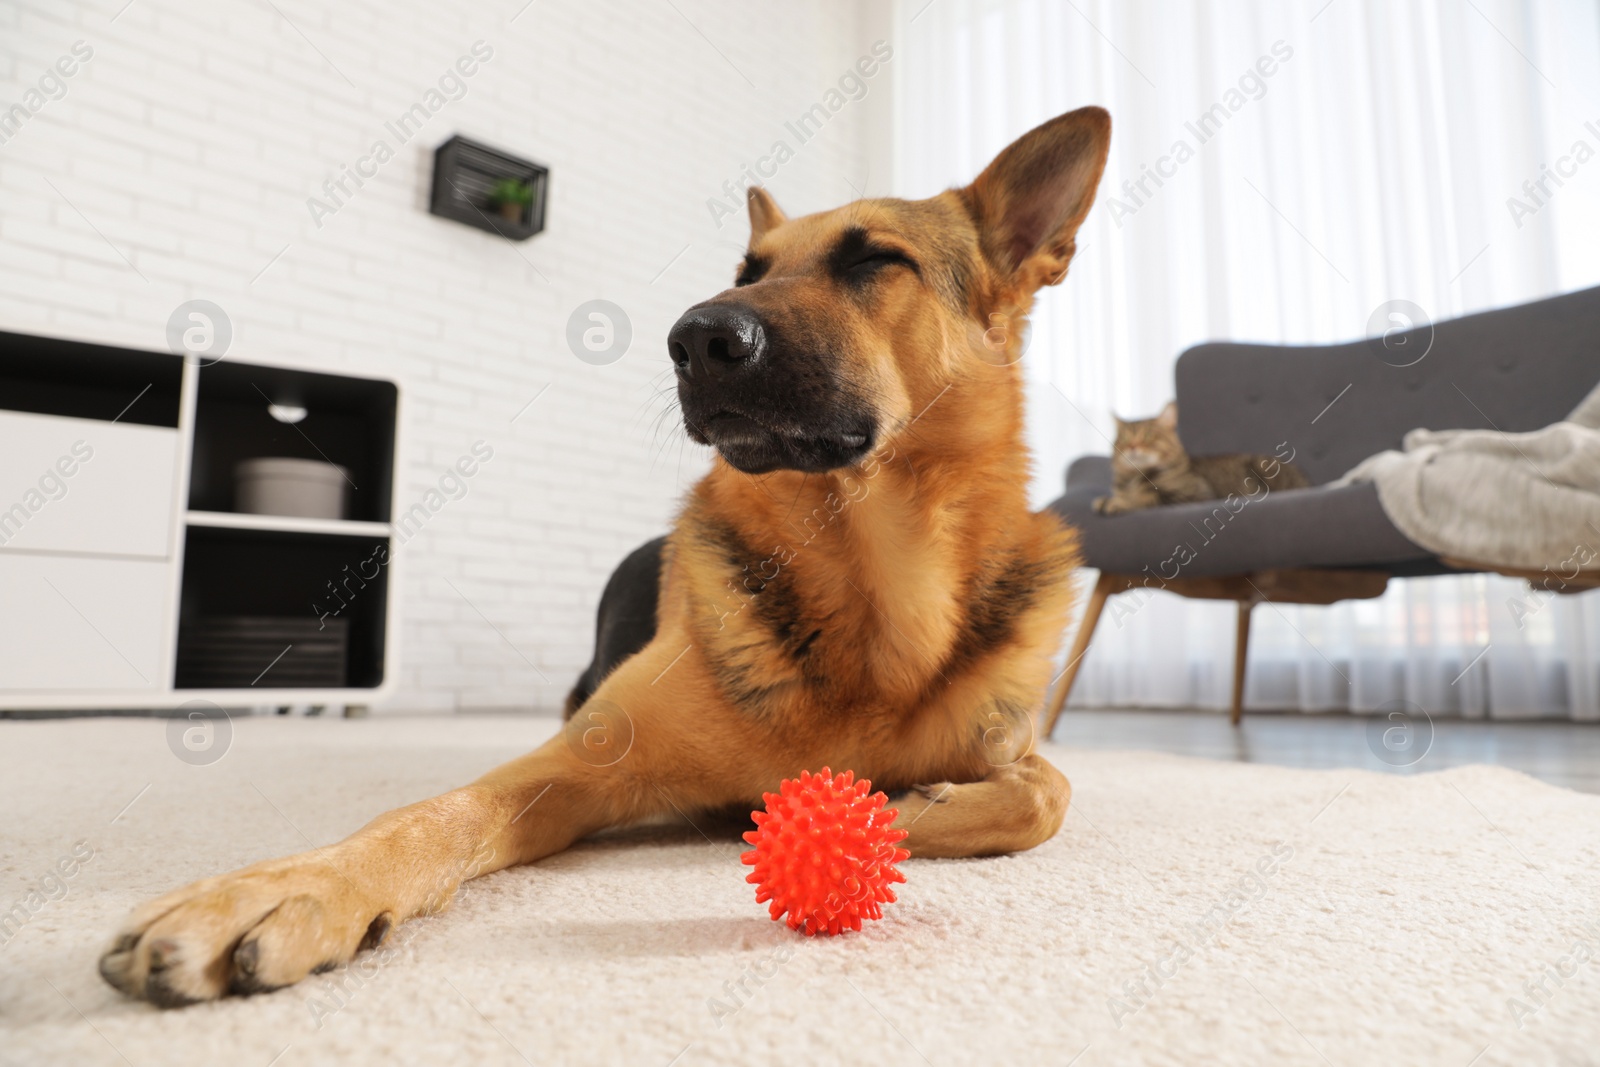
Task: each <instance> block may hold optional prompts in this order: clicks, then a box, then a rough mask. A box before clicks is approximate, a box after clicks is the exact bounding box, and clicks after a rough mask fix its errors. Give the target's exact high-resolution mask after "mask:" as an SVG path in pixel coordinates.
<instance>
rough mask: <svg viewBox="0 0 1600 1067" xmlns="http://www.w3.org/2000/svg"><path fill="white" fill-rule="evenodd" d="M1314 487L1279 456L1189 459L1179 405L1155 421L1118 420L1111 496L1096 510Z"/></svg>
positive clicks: (1114, 510)
mask: <svg viewBox="0 0 1600 1067" xmlns="http://www.w3.org/2000/svg"><path fill="white" fill-rule="evenodd" d="M1112 418H1116V416H1115V415H1113V416H1112ZM1290 455H1293V453H1292V452H1291V453H1290ZM1310 484H1311V482H1310V481H1308V480H1307V478H1306V476H1305V475H1304V474H1302V473H1301V472H1300V469H1299V468H1298V467H1296V466H1294V464H1292V463H1289V462H1288V461H1287V460H1284V459H1280V458H1278V457H1277V456H1248V455H1232V456H1191V455H1189V453H1188V452H1186V451H1185V450H1184V447H1183V442H1182V441H1180V440H1178V405H1177V404H1175V403H1169V404H1168V405H1167V406H1166V407H1165V408H1163V409H1162V410H1161V414H1159V415H1157V416H1156V417H1155V418H1153V419H1138V420H1135V421H1133V422H1124V421H1123V420H1122V419H1117V440H1116V444H1115V446H1114V450H1113V454H1112V458H1111V495H1110V496H1103V497H1100V498H1098V499H1097V500H1096V501H1095V502H1094V509H1095V510H1096V511H1098V512H1100V513H1101V514H1102V515H1116V514H1118V513H1120V512H1124V511H1137V510H1139V509H1140V508H1153V507H1157V506H1159V505H1161V504H1189V503H1193V502H1194V501H1197V500H1217V499H1220V498H1222V497H1226V496H1228V495H1230V494H1238V495H1239V496H1247V497H1255V496H1259V495H1260V494H1261V493H1262V492H1263V486H1264V487H1265V491H1267V492H1276V491H1278V490H1280V489H1301V488H1304V487H1305V486H1308V485H1310Z"/></svg>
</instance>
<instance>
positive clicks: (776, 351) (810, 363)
mask: <svg viewBox="0 0 1600 1067" xmlns="http://www.w3.org/2000/svg"><path fill="white" fill-rule="evenodd" d="M771 333H772V331H771V330H770V329H769V327H768V325H767V324H766V323H765V322H764V321H762V318H761V316H760V315H758V314H757V313H756V312H755V311H754V310H752V309H750V308H749V307H746V306H743V305H739V304H719V303H710V304H702V305H701V306H699V307H695V308H690V309H689V310H688V311H687V312H685V313H684V314H683V316H682V317H681V318H680V319H678V321H677V323H676V324H675V325H674V326H673V327H672V330H671V331H670V332H669V333H668V334H667V350H668V352H669V353H671V355H672V363H673V366H674V368H675V369H676V371H677V376H678V400H679V402H680V405H681V406H682V408H683V421H684V427H685V428H686V430H687V431H688V434H689V437H690V439H691V440H693V441H696V442H698V443H700V444H703V445H711V446H713V447H714V448H716V450H717V451H718V452H720V453H721V454H722V458H723V459H725V460H727V461H728V462H729V463H730V464H732V465H733V466H734V467H736V468H738V469H739V470H742V471H744V472H745V473H747V474H765V473H767V472H768V471H774V470H798V471H806V472H810V473H815V472H820V471H827V470H833V469H835V468H838V467H847V466H850V465H851V464H853V463H855V462H856V461H857V460H859V459H860V458H861V457H862V456H863V455H864V454H865V453H866V452H867V451H868V450H869V449H870V448H871V447H872V441H873V438H874V436H875V434H876V425H875V421H874V419H873V418H872V417H871V416H870V415H868V414H863V413H861V412H860V411H858V410H856V408H857V407H858V406H857V405H853V404H850V403H847V402H845V400H844V391H843V390H842V389H841V388H840V387H839V385H838V383H837V381H836V380H834V376H833V375H832V374H830V373H829V372H828V371H827V369H826V366H825V361H824V360H820V359H808V360H806V361H804V363H805V366H804V375H803V378H804V380H802V375H801V373H800V372H801V367H800V366H799V363H798V361H796V360H794V359H785V358H783V357H782V356H781V355H780V348H779V346H777V345H775V344H774V343H773V340H772V336H771ZM785 364H788V365H785Z"/></svg>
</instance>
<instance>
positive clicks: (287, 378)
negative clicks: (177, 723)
mask: <svg viewBox="0 0 1600 1067" xmlns="http://www.w3.org/2000/svg"><path fill="white" fill-rule="evenodd" d="M269 403H285V404H292V405H295V406H303V407H305V408H307V410H308V411H309V412H310V414H309V415H308V416H307V418H306V420H305V421H304V422H303V423H301V424H299V425H290V424H284V423H279V422H277V421H276V420H274V419H272V418H271V417H270V416H269V415H268V414H267V406H268V404H269ZM399 420H400V391H399V388H398V386H397V385H396V384H395V383H394V382H391V381H386V380H382V379H372V378H358V377H353V376H348V375H330V374H325V373H322V372H317V371H310V370H303V369H298V368H292V367H285V366H270V367H269V366H262V365H253V364H245V363H238V362H234V361H223V362H219V363H213V364H210V365H202V364H201V363H199V362H196V361H193V360H186V359H183V358H181V357H178V356H174V355H170V354H167V353H157V352H142V351H133V350H126V349H118V348H110V347H106V346H101V345H93V344H85V343H80V342H75V341H68V340H60V339H53V338H42V337H31V336H25V335H19V334H7V333H0V605H3V607H4V610H3V611H0V711H51V710H69V709H71V710H98V709H128V708H150V709H172V708H180V707H182V706H184V705H185V704H188V703H189V702H192V701H205V702H208V703H212V704H216V705H218V706H221V707H224V708H236V707H250V706H261V705H279V706H283V705H304V704H311V705H340V704H343V705H352V704H368V703H371V702H374V701H377V700H381V699H382V698H383V697H384V696H386V695H387V694H388V692H389V691H390V690H391V689H392V687H393V684H394V678H395V672H396V669H397V664H396V643H395V640H394V635H395V634H396V626H397V621H396V620H397V618H398V598H397V596H396V595H395V591H396V590H397V589H398V587H399V584H398V580H397V575H396V574H395V568H396V561H395V559H394V554H393V551H392V550H393V548H394V542H393V536H392V535H393V526H392V519H393V506H394V505H393V482H394V471H395V469H396V444H397V440H396V434H397V428H398V426H399ZM272 455H287V456H296V457H299V458H309V459H323V460H329V461H332V462H337V463H339V464H340V465H342V466H345V467H346V468H347V469H348V470H349V472H350V481H351V486H350V489H349V490H348V492H347V508H346V513H347V514H348V515H349V516H350V517H349V518H347V519H340V520H328V519H306V518H295V517H287V516H272V515H250V514H241V513H238V512H233V511H230V510H228V509H229V508H231V507H232V469H233V465H234V464H235V463H236V462H238V461H239V460H241V459H247V458H253V457H257V456H272ZM380 547H381V548H382V549H383V552H382V553H381V558H382V560H383V563H382V565H381V566H379V565H377V564H375V563H373V562H371V561H372V560H374V559H376V558H379V555H380V553H379V552H378V549H379V548H380ZM352 567H354V568H356V569H357V571H359V574H360V577H359V578H353V577H352V574H353V573H355V572H352V570H351V568H352ZM368 568H371V571H370V572H369V570H368ZM336 583H342V584H343V587H344V589H345V590H346V597H345V598H339V599H335V593H336V591H337V590H338V588H339V586H337V585H336ZM319 596H320V597H321V599H320V600H319V599H318V598H319ZM335 604H338V605H339V607H338V610H337V611H335V610H333V606H334V605H335ZM319 612H322V613H327V614H331V615H337V616H338V617H340V618H342V619H345V620H346V625H347V626H348V631H349V645H348V655H347V659H346V666H345V672H344V674H345V683H346V684H344V685H339V686H326V687H303V686H295V687H290V686H285V685H278V684H274V679H273V675H272V671H270V670H266V671H265V673H264V674H262V675H260V676H259V677H257V678H256V679H255V681H254V682H250V681H247V680H246V679H245V678H244V676H243V675H241V676H240V680H239V684H237V685H232V684H230V685H228V686H225V687H218V686H205V687H201V686H197V685H193V684H185V680H186V679H185V666H184V665H185V657H184V654H183V650H184V648H185V647H186V646H185V639H186V636H187V635H194V634H201V633H204V632H205V630H206V627H207V624H208V621H212V622H214V621H215V620H217V619H218V618H222V617H241V616H243V617H250V618H273V619H280V620H281V619H296V620H305V619H316V618H318V613H319ZM190 639H191V640H192V639H193V638H190ZM190 647H191V648H192V647H193V646H190ZM268 666H269V664H268V663H267V662H263V663H262V664H261V667H262V668H263V669H265V668H267V667H268ZM247 673H253V672H247ZM189 676H190V678H193V677H194V676H195V675H194V672H193V669H192V668H191V669H190V670H189ZM230 682H231V679H230Z"/></svg>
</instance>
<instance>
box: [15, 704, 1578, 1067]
mask: <svg viewBox="0 0 1600 1067" xmlns="http://www.w3.org/2000/svg"><path fill="white" fill-rule="evenodd" d="M553 729H554V724H553V722H552V720H549V719H509V718H435V719H399V720H396V719H387V720H384V719H376V720H366V721H351V722H346V721H321V720H308V719H241V720H238V721H236V723H235V725H234V730H233V737H232V741H231V746H230V748H229V750H228V751H227V753H226V755H225V756H224V757H223V758H222V759H221V760H219V761H218V762H216V763H213V764H211V765H209V766H195V765H190V764H188V763H185V762H182V761H180V760H179V759H178V758H176V757H175V756H174V755H173V752H172V751H171V750H170V749H169V747H168V743H167V734H166V724H165V723H162V722H159V721H148V720H86V721H68V722H48V723H37V722H3V723H0V908H5V907H7V906H9V905H10V904H11V903H12V902H14V901H20V902H21V903H22V905H23V908H24V909H25V911H26V920H25V921H24V922H22V923H21V925H20V928H19V929H17V930H16V932H15V934H14V936H11V937H10V938H9V940H7V941H5V943H4V944H3V945H0V1062H3V1063H6V1064H26V1065H30V1067H32V1065H37V1064H51V1065H55V1064H71V1065H79V1064H119V1065H121V1064H136V1065H141V1067H143V1065H146V1064H219V1063H222V1064H228V1065H230V1067H268V1065H269V1064H270V1065H272V1067H299V1065H303V1064H392V1063H418V1064H453V1063H472V1064H518V1063H530V1064H546V1063H625V1064H645V1065H651V1067H666V1065H668V1064H678V1065H682V1067H689V1065H693V1064H707V1063H717V1064H723V1063H726V1064H734V1063H763V1064H764V1063H777V1062H783V1063H790V1064H797V1065H801V1064H832V1063H864V1062H871V1063H873V1064H885V1065H889V1064H937V1065H941V1067H942V1065H946V1064H951V1065H953V1064H965V1063H1000V1062H1012V1063H1029V1064H1032V1063H1057V1064H1067V1063H1075V1064H1078V1065H1082V1067H1091V1065H1099V1064H1108V1065H1109V1064H1184V1065H1189V1064H1199V1063H1205V1064H1225V1063H1270V1064H1337V1065H1340V1067H1344V1065H1352V1067H1353V1065H1360V1064H1372V1063H1404V1064H1447V1065H1450V1067H1468V1065H1471V1067H1487V1065H1490V1064H1508V1065H1509V1064H1516V1065H1524V1067H1525V1065H1530V1064H1595V1063H1600V1011H1597V1010H1596V1008H1597V1005H1600V974H1597V973H1596V972H1597V971H1600V963H1597V962H1595V960H1597V959H1600V907H1597V905H1600V896H1597V890H1600V797H1594V796H1584V795H1579V794H1576V793H1571V792H1567V791H1564V790H1561V789H1557V788H1554V787H1551V786H1546V785H1543V784H1540V783H1538V782H1536V781H1534V780H1533V779H1530V778H1527V777H1525V776H1523V775H1520V774H1517V773H1514V772H1510V771H1506V770H1499V769H1494V768H1488V767H1467V768H1460V769H1456V770H1451V771H1447V772H1442V773H1437V774H1427V775H1418V776H1413V777H1398V776H1381V775H1376V774H1371V773H1365V772H1359V771H1319V772H1312V771H1303V770H1287V769H1280V768H1274V767H1261V766H1247V765H1239V764H1230V763H1215V762H1208V761H1203V760H1193V759H1183V758H1177V757H1171V756H1159V755H1151V754H1146V753H1131V752H1117V753H1108V752H1094V751H1083V750H1073V749H1062V748H1049V749H1047V750H1046V751H1047V754H1048V755H1049V756H1050V758H1051V759H1053V760H1054V761H1055V762H1056V763H1057V764H1059V765H1060V766H1061V767H1062V768H1064V769H1065V770H1066V772H1067V773H1068V775H1069V776H1070V777H1071V778H1072V781H1073V785H1074V789H1075V796H1074V800H1073V807H1072V813H1071V814H1070V815H1069V816H1068V820H1067V823H1066V826H1065V827H1064V828H1063V830H1062V832H1061V833H1060V834H1059V835H1058V836H1057V837H1056V838H1055V839H1054V840H1053V841H1051V842H1049V843H1048V844H1046V845H1045V846H1043V847H1041V848H1039V849H1036V850H1035V851H1033V852H1030V853H1025V854H1022V855H1018V856H1012V857H1007V858H1003V859H986V860H967V861H950V860H932V861H917V860H913V861H910V862H909V863H908V864H906V865H905V871H906V874H907V878H908V881H907V883H906V884H905V885H904V886H902V887H900V890H901V893H900V903H899V904H896V905H891V906H890V907H889V908H888V909H887V911H886V915H885V918H884V920H883V921H882V922H878V923H874V924H871V925H870V926H869V927H868V929H866V930H865V931H864V932H863V933H862V934H860V935H855V936H847V937H842V938H838V939H835V940H824V939H817V940H815V941H808V940H805V939H803V938H797V937H795V936H794V935H792V934H790V933H789V932H788V931H787V930H785V929H784V928H783V927H782V926H780V925H778V924H775V923H772V922H769V921H768V920H767V919H766V917H765V913H764V911H763V909H762V908H760V907H759V906H757V905H756V904H755V902H754V900H753V897H752V890H751V888H750V887H749V886H747V885H745V883H744V880H743V875H744V871H745V869H744V868H743V867H741V865H740V863H739V860H738V853H739V851H740V848H741V846H740V844H739V843H738V842H737V841H736V840H735V839H733V838H732V837H727V836H721V835H715V836H717V840H715V841H707V840H706V839H705V838H704V837H702V836H701V834H700V833H699V832H697V831H696V830H695V829H693V828H688V827H682V828H669V829H662V830H652V831H638V832H634V833H632V834H630V835H627V836H626V837H624V838H622V839H617V840H605V841H601V842H598V843H592V844H586V845H583V846H581V847H579V848H577V849H574V850H573V851H571V852H568V853H566V854H564V855H561V856H558V857H555V858H553V859H551V860H548V861H546V862H544V863H541V864H538V865H536V866H533V867H527V868H522V869H518V870H514V871H508V872H504V873H501V874H497V875H493V876H491V877H489V878H486V879H482V880H480V881H478V882H474V883H471V884H469V885H468V886H467V887H466V888H465V889H464V890H463V892H462V894H461V896H460V897H459V898H458V902H457V904H456V905H455V907H454V908H452V909H451V910H450V911H449V912H447V913H445V914H444V915H441V916H438V917H435V918H431V919H427V920H423V921H420V922H417V923H413V924H409V925H407V926H405V927H401V928H400V929H399V930H397V931H396V932H395V933H394V934H392V935H391V940H390V944H389V947H387V948H385V949H383V950H380V952H379V953H378V954H375V955H374V956H371V957H366V958H364V962H363V964H362V965H361V966H359V967H350V968H346V969H342V970H339V971H334V972H331V973H329V974H326V975H321V976H318V977H315V978H312V979H311V980H310V981H308V982H306V983H304V984H302V985H300V986H297V987H293V988H290V989H285V990H280V991H279V992H277V993H273V994H270V995H265V996H258V997H254V998H251V999H247V1000H240V999H233V1000H226V1001H222V1002H218V1003H214V1004H208V1005H202V1006H198V1007H193V1008H188V1009H184V1010H180V1011H170V1012H162V1011H158V1010H156V1009H153V1008H150V1007H147V1006H145V1005H142V1004H135V1003H131V1002H129V1001H126V1000H123V999H122V998H120V997H119V996H118V995H117V994H115V993H113V991H112V990H111V989H110V988H108V987H107V986H105V985H103V984H102V983H101V981H100V979H99V977H98V976H97V975H96V974H95V960H96V957H97V954H98V952H99V950H100V948H101V945H102V942H103V940H104V939H105V938H106V937H108V936H109V934H110V933H111V931H112V930H113V929H114V928H115V927H116V925H117V923H118V921H119V920H120V919H121V918H122V917H123V915H124V913H125V912H126V911H127V910H128V909H129V908H130V907H132V906H133V905H134V904H135V903H137V902H139V901H141V900H143V899H144V898H146V897H149V896H152V895H154V894H157V893H160V892H162V891H164V890H166V889H169V888H171V887H173V886H175V885H177V884H179V883H182V882H185V881H188V880H191V879H194V878H198V877H201V876H204V875H208V874H213V873H216V872H218V871H221V870H224V869H226V868H230V867H234V866H238V865H241V864H245V863H248V862H251V861H253V860H257V859H261V858H264V857H267V856H274V855H279V854H282V853H287V852H293V851H299V850H301V849H303V848H305V847H307V845H308V844H310V843H317V844H321V843H325V842H328V841H332V840H334V839H336V838H338V837H341V836H343V835H344V834H345V833H347V832H348V831H350V830H352V829H354V828H355V827H356V826H358V825H359V824H360V823H362V822H364V821H365V820H366V818H367V817H368V816H369V815H371V814H373V813H375V812H377V811H378V810H379V809H380V808H384V807H389V806H393V805H396V804H400V803H402V802H405V801H408V800H412V799H415V798H418V797H421V796H424V795H426V794H430V793H433V792H437V791H439V790H442V789H445V788H448V787H450V786H452V785H456V784H459V783H461V782H464V781H466V780H467V779H469V778H470V777H473V776H475V775H476V774H477V773H478V772H480V771H482V770H483V769H485V768H487V767H489V766H490V765H492V764H494V763H495V762H497V761H499V760H501V759H504V758H506V757H509V756H511V755H513V754H515V753H518V752H521V751H523V750H525V749H527V748H529V747H531V746H532V745H534V744H536V743H537V742H539V741H540V740H541V739H542V738H543V737H544V736H546V735H548V734H549V733H550V732H551V731H552V730H553ZM79 842H82V843H83V844H81V845H79V844H78V843H79ZM75 845H77V847H78V849H79V853H80V855H82V854H86V853H88V850H89V849H92V850H93V851H92V854H91V855H90V858H89V859H88V860H87V861H81V862H74V861H73V859H72V857H73V849H74V846H75ZM64 859H65V860H67V861H68V862H67V863H66V867H65V869H68V870H70V871H71V872H72V873H71V875H70V877H62V876H61V875H60V874H59V873H53V872H57V871H58V864H59V863H60V862H61V861H62V860H64ZM13 914H15V913H13ZM5 937H6V935H5V934H3V933H0V940H3V939H4V938H5Z"/></svg>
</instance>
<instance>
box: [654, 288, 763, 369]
mask: <svg viewBox="0 0 1600 1067" xmlns="http://www.w3.org/2000/svg"><path fill="white" fill-rule="evenodd" d="M667 351H668V352H670V353H672V363H673V365H674V366H675V367H677V369H678V374H679V375H687V376H690V377H700V376H702V375H704V376H708V377H719V376H726V375H730V374H737V373H745V372H749V371H751V370H754V369H755V368H756V367H758V366H759V365H760V364H761V363H762V361H763V360H764V359H765V358H766V355H767V332H766V330H765V329H763V328H762V326H761V319H760V318H759V317H757V315H756V313H755V312H753V311H751V310H749V309H748V308H742V307H736V306H728V307H701V308H692V309H690V310H689V311H686V312H684V314H683V317H682V318H680V319H679V320H678V321H677V322H676V323H675V324H674V325H673V327H672V330H671V331H670V332H669V333H668V334H667Z"/></svg>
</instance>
